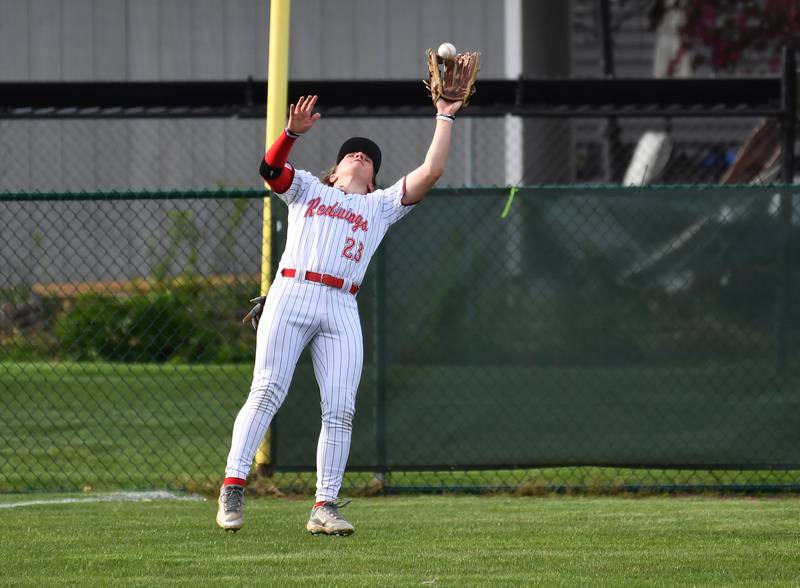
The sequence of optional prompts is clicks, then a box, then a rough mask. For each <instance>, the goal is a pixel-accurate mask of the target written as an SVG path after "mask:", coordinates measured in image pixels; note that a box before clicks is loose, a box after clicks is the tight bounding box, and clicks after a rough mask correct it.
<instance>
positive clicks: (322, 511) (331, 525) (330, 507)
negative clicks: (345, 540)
mask: <svg viewBox="0 0 800 588" xmlns="http://www.w3.org/2000/svg"><path fill="white" fill-rule="evenodd" d="M348 504H350V501H349V500H347V501H345V502H342V503H339V504H336V503H335V502H332V501H330V502H326V503H325V504H323V505H321V506H316V507H314V508H312V509H311V517H310V518H309V519H308V524H306V529H308V530H309V531H310V532H311V534H312V535H319V534H320V533H321V534H323V535H352V534H353V533H354V532H355V528H354V527H353V525H351V524H350V522H349V521H348V520H347V519H346V518H344V517H343V516H342V514H341V513H340V512H339V509H340V508H344V507H345V506H347V505H348Z"/></svg>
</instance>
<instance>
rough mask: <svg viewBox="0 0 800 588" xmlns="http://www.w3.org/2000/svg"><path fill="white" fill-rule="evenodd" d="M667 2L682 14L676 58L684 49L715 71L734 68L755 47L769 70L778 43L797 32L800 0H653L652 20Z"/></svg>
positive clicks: (777, 58) (778, 51)
mask: <svg viewBox="0 0 800 588" xmlns="http://www.w3.org/2000/svg"><path fill="white" fill-rule="evenodd" d="M670 8H677V9H679V10H682V11H683V13H684V16H685V20H684V24H683V25H682V26H681V27H680V31H679V32H680V37H681V45H680V49H679V51H678V54H677V55H676V56H675V58H674V62H676V63H677V62H678V61H679V60H680V59H681V58H682V57H683V55H684V54H685V53H687V52H688V53H689V54H690V55H692V65H693V66H695V67H696V66H698V65H701V64H704V63H708V65H709V66H710V67H711V69H712V70H714V71H734V70H735V69H736V68H737V66H738V65H739V64H740V62H741V61H742V58H743V56H744V55H745V53H746V52H748V51H756V52H758V53H762V54H764V55H765V56H766V57H767V59H768V62H769V69H770V71H773V72H774V71H778V69H779V68H780V55H781V48H782V47H783V46H784V45H785V44H786V43H787V42H789V40H790V39H791V38H793V37H794V38H797V37H798V36H800V0H673V1H669V0H657V1H656V2H655V5H654V7H653V11H652V17H653V19H652V20H653V24H654V25H657V24H658V22H659V21H660V19H661V18H662V17H663V15H664V13H665V11H666V10H669V9H670Z"/></svg>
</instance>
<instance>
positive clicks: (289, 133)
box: [283, 127, 300, 139]
mask: <svg viewBox="0 0 800 588" xmlns="http://www.w3.org/2000/svg"><path fill="white" fill-rule="evenodd" d="M283 132H284V133H286V136H287V137H289V138H290V139H297V137H299V136H300V135H299V133H293V132H292V131H290V130H289V127H286V128H285V129H283Z"/></svg>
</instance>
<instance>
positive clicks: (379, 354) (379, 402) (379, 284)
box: [374, 244, 386, 487]
mask: <svg viewBox="0 0 800 588" xmlns="http://www.w3.org/2000/svg"><path fill="white" fill-rule="evenodd" d="M376 263H377V267H376V270H377V271H376V274H377V275H376V280H375V343H374V345H375V449H376V454H377V455H376V457H377V461H378V463H377V466H378V467H377V471H376V472H375V479H376V480H377V481H378V483H379V484H380V485H381V486H382V487H383V486H384V485H385V484H386V245H385V244H384V245H383V246H382V247H380V248H379V249H378V255H377V259H376Z"/></svg>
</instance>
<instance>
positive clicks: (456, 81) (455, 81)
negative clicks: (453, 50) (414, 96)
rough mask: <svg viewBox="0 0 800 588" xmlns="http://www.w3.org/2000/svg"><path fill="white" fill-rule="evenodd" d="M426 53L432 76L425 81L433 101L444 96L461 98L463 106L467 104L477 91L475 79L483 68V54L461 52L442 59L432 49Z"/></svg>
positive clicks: (452, 98)
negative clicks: (450, 57)
mask: <svg viewBox="0 0 800 588" xmlns="http://www.w3.org/2000/svg"><path fill="white" fill-rule="evenodd" d="M426 54H427V56H428V73H429V74H430V77H429V79H428V80H427V81H426V82H425V87H426V88H427V89H428V92H430V94H431V99H432V100H433V103H434V104H436V101H437V100H438V99H439V98H444V99H445V100H449V101H450V102H456V101H459V100H460V101H462V102H463V103H464V104H463V105H462V108H463V107H464V106H466V105H467V103H469V99H470V97H471V96H472V95H473V94H474V93H475V79H476V78H477V77H478V70H480V68H481V54H480V53H478V52H471V53H459V54H458V55H456V56H455V57H453V58H452V59H442V58H441V57H439V56H438V55H437V54H436V53H435V52H434V51H433V50H431V49H428V51H427V52H426ZM440 65H441V66H442V67H441V69H440V67H439V66H440ZM442 70H444V71H442Z"/></svg>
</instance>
